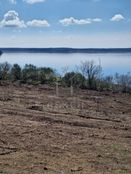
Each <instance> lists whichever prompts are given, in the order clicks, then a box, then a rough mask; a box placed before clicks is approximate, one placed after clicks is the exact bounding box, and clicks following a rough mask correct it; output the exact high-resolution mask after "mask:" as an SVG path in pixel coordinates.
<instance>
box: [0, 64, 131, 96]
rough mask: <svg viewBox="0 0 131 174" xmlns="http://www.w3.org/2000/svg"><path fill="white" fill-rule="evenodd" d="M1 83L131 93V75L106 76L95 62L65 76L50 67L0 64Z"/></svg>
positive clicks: (81, 66) (83, 65)
mask: <svg viewBox="0 0 131 174" xmlns="http://www.w3.org/2000/svg"><path fill="white" fill-rule="evenodd" d="M0 81H1V82H2V81H9V82H13V83H14V82H18V83H19V84H22V83H25V84H32V85H38V84H48V85H55V84H56V82H57V83H59V85H61V86H65V87H70V86H72V87H74V88H80V89H91V90H99V91H107V90H108V91H112V92H126V93H131V74H130V73H127V74H122V75H121V74H118V73H116V74H115V75H114V76H104V75H103V73H102V67H101V66H100V65H96V64H95V63H94V62H93V61H85V62H82V63H81V64H80V66H79V67H78V68H77V71H71V72H66V73H64V75H63V76H62V75H58V74H57V73H56V71H55V70H54V69H52V68H50V67H36V66H34V65H32V64H26V65H25V66H24V67H23V68H21V67H20V66H19V65H18V64H14V65H10V64H9V63H7V62H4V63H1V64H0Z"/></svg>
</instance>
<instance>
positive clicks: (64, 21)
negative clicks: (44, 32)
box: [59, 17, 102, 26]
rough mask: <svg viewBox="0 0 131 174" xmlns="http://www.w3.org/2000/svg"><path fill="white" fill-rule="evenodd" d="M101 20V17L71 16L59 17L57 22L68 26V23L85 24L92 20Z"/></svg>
mask: <svg viewBox="0 0 131 174" xmlns="http://www.w3.org/2000/svg"><path fill="white" fill-rule="evenodd" d="M101 21H102V19H100V18H95V19H90V18H87V19H75V18H73V17H70V18H64V19H61V20H60V21H59V22H60V23H61V24H62V25H64V26H69V25H86V24H91V23H92V22H101Z"/></svg>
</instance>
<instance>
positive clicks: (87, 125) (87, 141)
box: [0, 85, 131, 174]
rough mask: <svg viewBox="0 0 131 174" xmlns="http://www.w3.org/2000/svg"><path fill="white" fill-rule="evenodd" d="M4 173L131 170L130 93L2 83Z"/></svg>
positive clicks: (0, 167) (0, 157) (0, 168)
mask: <svg viewBox="0 0 131 174" xmlns="http://www.w3.org/2000/svg"><path fill="white" fill-rule="evenodd" d="M0 173H3V174H43V173H44V174H72V173H75V174H130V173H131V95H128V94H112V93H111V92H101V93H100V92H96V91H87V90H75V91H74V96H72V97H71V96H70V92H69V89H68V88H60V90H59V97H57V96H56V95H55V89H54V88H53V87H52V88H51V87H47V86H39V87H33V86H21V87H19V86H14V85H10V86H9V85H7V86H0Z"/></svg>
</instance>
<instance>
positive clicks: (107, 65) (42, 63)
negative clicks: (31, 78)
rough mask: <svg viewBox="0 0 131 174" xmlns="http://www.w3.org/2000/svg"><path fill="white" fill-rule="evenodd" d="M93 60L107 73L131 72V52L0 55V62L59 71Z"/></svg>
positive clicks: (71, 68)
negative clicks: (30, 65)
mask: <svg viewBox="0 0 131 174" xmlns="http://www.w3.org/2000/svg"><path fill="white" fill-rule="evenodd" d="M90 60H93V61H94V62H95V63H96V64H101V66H102V68H103V73H104V74H105V75H109V74H114V73H115V72H118V73H120V74H124V73H127V72H131V53H102V54H100V53H99V54H98V53H97V54H89V53H86V54H81V53H80V54H79V53H74V54H68V53H67V54H54V53H52V54H51V53H4V54H2V56H1V57H0V63H2V62H6V61H7V62H8V63H10V64H14V63H18V64H19V65H20V66H21V67H23V66H24V65H25V64H33V65H36V66H37V67H52V68H54V69H56V70H57V71H58V72H59V73H61V72H62V70H63V68H64V67H68V70H75V69H76V66H79V65H80V64H81V62H82V61H90Z"/></svg>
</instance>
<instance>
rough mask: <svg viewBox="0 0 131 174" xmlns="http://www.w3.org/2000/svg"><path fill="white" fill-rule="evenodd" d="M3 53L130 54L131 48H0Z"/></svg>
mask: <svg viewBox="0 0 131 174" xmlns="http://www.w3.org/2000/svg"><path fill="white" fill-rule="evenodd" d="M0 50H1V51H2V52H3V53H131V48H66V47H65V48H64V47H56V48H0Z"/></svg>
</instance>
